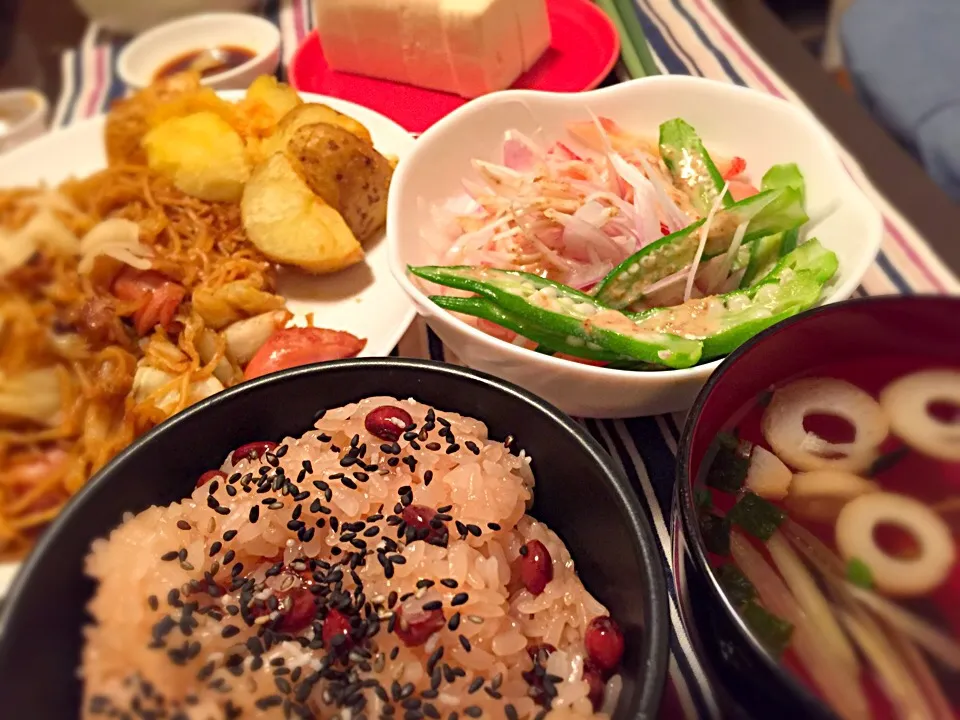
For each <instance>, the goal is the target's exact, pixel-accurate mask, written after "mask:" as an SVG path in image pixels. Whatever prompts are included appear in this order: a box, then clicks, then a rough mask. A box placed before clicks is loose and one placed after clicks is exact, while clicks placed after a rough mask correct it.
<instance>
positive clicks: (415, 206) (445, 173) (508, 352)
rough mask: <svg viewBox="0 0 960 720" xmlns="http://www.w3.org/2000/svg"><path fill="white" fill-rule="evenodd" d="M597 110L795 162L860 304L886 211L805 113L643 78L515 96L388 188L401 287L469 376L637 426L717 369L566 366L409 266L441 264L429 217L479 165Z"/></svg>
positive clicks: (717, 87) (722, 89)
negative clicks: (457, 313)
mask: <svg viewBox="0 0 960 720" xmlns="http://www.w3.org/2000/svg"><path fill="white" fill-rule="evenodd" d="M587 108H589V109H590V110H592V111H593V112H594V113H596V114H597V115H598V116H604V117H609V118H611V119H613V120H615V121H616V122H617V123H619V124H620V125H621V126H623V127H625V128H628V129H630V130H632V131H634V132H636V133H637V134H640V135H650V136H655V134H656V132H657V128H658V126H659V125H660V123H662V122H663V121H665V120H668V119H670V118H673V117H682V118H684V119H685V120H687V121H688V122H690V123H691V124H692V125H693V126H694V127H695V128H696V129H697V130H698V132H699V133H700V135H701V136H702V137H703V138H704V140H705V143H706V145H707V146H708V147H710V148H711V149H714V151H715V152H716V153H717V154H718V155H726V156H732V155H738V156H740V157H743V158H745V159H746V161H747V169H748V172H750V173H751V175H752V177H754V178H755V179H757V180H759V174H760V173H762V172H763V171H764V170H766V168H768V167H770V166H771V165H773V164H775V163H785V162H796V163H797V164H798V165H799V166H800V169H801V171H802V172H803V174H804V177H805V178H806V183H807V205H808V208H809V213H810V215H811V216H812V217H814V218H817V216H818V215H824V214H827V212H828V210H833V212H832V214H829V215H828V216H827V217H826V219H824V220H822V222H819V223H818V224H817V226H816V228H815V229H814V230H813V232H812V234H813V235H815V236H816V237H818V238H819V239H820V241H821V242H822V243H823V244H824V245H825V246H826V247H828V248H829V249H831V250H833V251H834V252H836V253H837V255H838V256H839V260H840V269H839V271H838V273H837V276H836V277H835V278H834V279H833V281H832V283H831V285H830V287H829V288H828V290H827V297H826V300H825V302H837V301H840V300H845V299H846V298H848V297H850V295H851V294H852V293H853V291H854V290H855V289H856V287H857V285H858V284H859V283H860V280H861V278H862V277H863V275H864V274H865V273H866V271H867V269H868V268H869V267H870V264H871V263H872V262H873V261H874V259H875V257H876V255H877V252H878V250H879V248H880V242H881V240H882V238H883V221H882V218H881V216H880V213H879V212H878V211H877V209H876V208H875V207H873V205H872V204H871V203H870V202H869V200H867V198H866V197H865V196H864V194H863V193H862V192H861V191H860V189H859V188H858V187H857V186H856V185H855V184H854V182H853V180H852V179H851V178H850V176H849V175H848V174H847V172H846V171H845V170H844V167H843V164H842V163H841V161H840V158H839V157H838V156H837V153H836V151H835V150H834V146H833V141H832V140H831V139H830V137H829V136H828V135H827V133H826V132H825V131H824V130H823V128H822V127H821V126H820V125H819V123H817V121H816V120H815V119H814V118H813V116H812V115H811V114H810V113H809V112H807V111H806V110H804V109H802V108H800V107H797V106H794V105H791V104H790V103H788V102H786V101H784V100H779V99H777V98H774V97H772V96H770V95H766V94H763V93H760V92H756V91H753V90H748V89H746V88H741V87H737V86H735V85H729V84H726V83H719V82H713V81H710V80H704V79H701V78H693V77H685V76H661V77H655V78H645V79H641V80H635V81H632V82H627V83H623V84H620V85H615V86H613V87H609V88H603V89H601V90H594V91H593V92H589V93H581V94H554V93H541V92H535V91H525V90H508V91H504V92H499V93H493V94H491V95H487V96H485V97H482V98H479V99H477V100H473V101H472V102H470V103H467V104H466V105H464V106H463V107H461V108H459V109H458V110H456V111H454V112H453V113H451V114H450V115H448V116H447V117H446V118H444V119H443V120H441V121H440V122H438V123H437V124H436V125H434V126H433V127H431V128H430V129H429V130H427V131H426V132H425V133H424V134H423V135H421V136H420V138H419V139H418V140H417V142H416V146H415V147H414V149H413V152H412V153H410V155H408V156H407V157H406V158H404V160H403V162H401V163H400V165H399V167H398V168H397V173H396V175H395V176H394V179H393V183H392V186H391V189H390V197H389V209H388V216H387V238H388V242H389V243H390V262H391V268H392V270H393V274H394V277H396V278H397V281H398V282H399V283H400V285H401V286H402V287H403V289H404V290H405V291H406V292H407V294H408V295H409V296H410V297H411V298H412V299H413V301H414V303H415V304H416V306H417V310H418V311H419V312H420V314H421V315H422V316H423V317H424V318H425V319H426V321H427V323H428V324H429V325H430V327H431V328H432V329H433V330H434V332H436V333H437V335H438V336H439V337H440V339H441V340H443V342H444V344H445V345H446V346H447V347H449V348H450V349H451V350H452V351H453V352H454V353H456V355H457V356H458V357H459V358H460V360H461V361H462V362H464V363H466V364H467V365H469V366H470V367H473V368H476V369H478V370H484V371H486V372H489V373H491V374H493V375H497V376H499V377H502V378H505V379H507V380H510V381H512V382H514V383H517V384H518V385H521V386H523V387H525V388H526V389H528V390H530V391H532V392H534V393H537V394H538V395H540V396H542V397H543V398H545V399H546V400H549V401H550V402H552V403H554V404H555V405H557V406H559V407H560V408H562V409H563V410H565V411H566V412H568V413H570V414H572V415H575V416H580V417H605V418H611V417H634V416H641V415H653V414H658V413H663V412H673V411H677V410H682V409H685V408H687V407H689V406H690V404H691V403H692V402H693V400H694V398H695V397H696V395H697V392H698V391H699V390H700V388H701V386H702V385H703V384H704V382H706V380H707V378H708V377H709V376H710V373H712V372H713V370H714V369H715V368H716V367H717V365H719V362H720V361H719V360H717V361H714V362H710V363H705V364H704V365H700V366H697V367H693V368H689V369H686V370H663V371H657V372H627V371H621V370H608V369H606V368H599V367H591V366H589V365H583V364H580V363H574V362H568V361H565V360H560V359H557V358H553V357H550V356H547V355H542V354H540V353H535V352H532V351H530V350H526V349H524V348H521V347H518V346H516V345H511V344H510V343H506V342H502V341H500V340H497V339H496V338H494V337H491V336H490V335H487V334H486V333H483V332H481V331H480V330H478V329H476V328H474V327H472V326H470V325H467V324H466V323H464V322H461V321H460V320H458V319H457V318H456V317H454V316H453V315H451V314H450V313H448V312H446V311H444V310H441V309H440V308H438V307H437V306H436V305H434V304H433V303H432V302H430V300H429V299H428V297H427V295H426V294H425V293H424V292H423V291H422V290H421V288H420V287H419V286H418V285H417V284H416V283H415V282H413V281H412V280H411V278H410V277H409V276H408V274H407V266H408V265H429V264H435V263H437V261H438V259H439V258H438V257H437V256H436V255H435V253H434V251H433V250H432V249H431V248H430V247H428V245H427V244H426V243H425V242H423V241H422V236H421V228H422V227H424V226H425V225H426V224H427V223H430V222H431V218H430V210H431V208H432V207H433V206H435V205H437V204H441V203H443V202H445V201H447V200H448V199H450V198H452V197H457V196H460V195H462V189H461V188H462V185H461V182H462V180H463V178H465V177H472V176H473V171H472V169H471V165H470V161H471V160H472V159H473V158H482V159H487V160H492V161H495V162H499V157H500V153H501V148H502V142H503V135H504V131H506V130H508V129H510V128H516V129H518V130H520V131H521V132H525V133H527V134H530V135H537V134H538V133H539V136H540V137H542V138H544V139H546V140H554V139H559V138H561V137H563V136H564V133H565V127H566V124H567V123H568V122H570V121H572V120H584V119H587V118H588V117H589V115H588V113H587Z"/></svg>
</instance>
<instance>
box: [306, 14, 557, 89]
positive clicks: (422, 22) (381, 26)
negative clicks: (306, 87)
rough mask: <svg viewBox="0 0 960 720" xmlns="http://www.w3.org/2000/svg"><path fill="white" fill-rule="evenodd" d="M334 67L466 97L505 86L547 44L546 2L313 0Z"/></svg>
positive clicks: (322, 36)
mask: <svg viewBox="0 0 960 720" xmlns="http://www.w3.org/2000/svg"><path fill="white" fill-rule="evenodd" d="M315 15H316V21H317V30H318V32H319V34H320V42H321V44H322V46H323V54H324V56H325V58H326V60H327V63H328V64H329V65H330V67H331V68H333V69H334V70H339V71H342V72H351V73H357V74H360V75H369V76H371V77H377V78H382V79H384V80H392V81H395V82H403V83H409V84H411V85H418V86H420V87H425V88H430V89H433V90H441V91H444V92H451V93H456V94H457V95H461V96H463V97H467V98H473V97H477V96H479V95H483V94H485V93H488V92H493V91H494V90H503V89H505V88H508V87H510V85H512V84H513V82H514V80H516V79H517V78H518V77H519V76H520V75H522V74H523V73H524V72H526V71H527V70H529V69H530V68H531V67H533V65H534V64H535V63H536V62H537V60H538V59H539V57H540V56H541V55H542V54H543V53H544V51H546V49H547V48H548V47H549V46H550V23H549V20H548V18H547V6H546V0H316V13H315Z"/></svg>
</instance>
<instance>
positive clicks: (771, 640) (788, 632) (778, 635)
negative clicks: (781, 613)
mask: <svg viewBox="0 0 960 720" xmlns="http://www.w3.org/2000/svg"><path fill="white" fill-rule="evenodd" d="M740 617H742V618H743V621H744V622H745V623H746V624H747V627H749V628H750V629H751V630H752V631H753V634H754V635H756V637H757V639H758V640H759V641H760V642H761V643H762V644H763V646H764V647H765V648H767V650H768V651H769V652H770V653H771V654H772V655H774V656H775V657H777V658H779V657H780V656H781V655H783V652H784V650H786V649H787V647H788V646H789V645H790V637H791V636H792V635H793V625H791V624H790V623H788V622H787V621H786V620H783V619H782V618H779V617H777V616H776V615H774V614H773V613H772V612H770V611H769V610H767V609H765V608H763V607H761V606H760V605H759V604H757V603H756V602H754V601H753V600H751V601H750V602H748V603H746V604H745V605H744V606H743V607H741V608H740Z"/></svg>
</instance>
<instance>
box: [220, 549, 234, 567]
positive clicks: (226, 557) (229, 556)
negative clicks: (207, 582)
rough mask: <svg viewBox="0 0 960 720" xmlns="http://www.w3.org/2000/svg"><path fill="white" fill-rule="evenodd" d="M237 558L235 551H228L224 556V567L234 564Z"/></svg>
mask: <svg viewBox="0 0 960 720" xmlns="http://www.w3.org/2000/svg"><path fill="white" fill-rule="evenodd" d="M236 556H237V554H236V553H235V552H234V551H233V550H227V551H226V552H225V553H224V554H223V564H224V565H228V564H229V563H232V562H233V559H234V558H235V557H236Z"/></svg>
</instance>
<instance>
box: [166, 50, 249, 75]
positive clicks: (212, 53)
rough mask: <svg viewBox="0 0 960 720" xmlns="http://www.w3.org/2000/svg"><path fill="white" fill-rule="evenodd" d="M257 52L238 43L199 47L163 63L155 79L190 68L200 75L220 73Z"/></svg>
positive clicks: (245, 60)
mask: <svg viewBox="0 0 960 720" xmlns="http://www.w3.org/2000/svg"><path fill="white" fill-rule="evenodd" d="M256 54H257V53H256V52H255V51H254V50H251V49H250V48H245V47H240V46H238V45H220V46H217V47H211V48H198V49H197V50H191V51H190V52H186V53H184V54H182V55H178V56H177V57H175V58H174V59H173V60H170V61H168V62H167V63H165V64H164V65H161V66H160V69H159V70H157V72H156V73H155V74H154V76H153V79H154V80H160V79H162V78H165V77H170V76H171V75H176V74H177V73H182V72H187V71H190V70H196V71H198V72H199V73H200V77H209V76H211V75H219V74H220V73H222V72H226V71H227V70H232V69H233V68H236V67H240V66H241V65H243V64H244V63H245V62H247V61H248V60H252V59H253V58H254V57H256Z"/></svg>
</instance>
